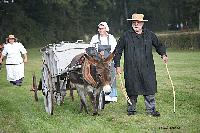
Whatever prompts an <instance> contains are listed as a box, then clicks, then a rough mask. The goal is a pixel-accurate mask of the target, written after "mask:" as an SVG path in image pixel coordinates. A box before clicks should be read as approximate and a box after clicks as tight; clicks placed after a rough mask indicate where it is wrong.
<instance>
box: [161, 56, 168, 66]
mask: <svg viewBox="0 0 200 133" xmlns="http://www.w3.org/2000/svg"><path fill="white" fill-rule="evenodd" d="M162 59H163V61H164V63H165V64H166V63H167V62H168V57H167V56H166V55H163V56H162Z"/></svg>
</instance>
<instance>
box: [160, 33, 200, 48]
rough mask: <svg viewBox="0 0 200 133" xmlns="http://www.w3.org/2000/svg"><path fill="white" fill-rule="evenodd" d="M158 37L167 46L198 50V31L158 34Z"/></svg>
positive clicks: (199, 42)
mask: <svg viewBox="0 0 200 133" xmlns="http://www.w3.org/2000/svg"><path fill="white" fill-rule="evenodd" d="M158 38H159V40H160V41H161V42H162V43H163V44H165V45H166V46H167V47H168V48H172V49H190V50H200V31H193V32H172V33H167V34H158Z"/></svg>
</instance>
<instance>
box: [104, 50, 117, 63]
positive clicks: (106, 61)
mask: <svg viewBox="0 0 200 133" xmlns="http://www.w3.org/2000/svg"><path fill="white" fill-rule="evenodd" d="M114 55H115V51H113V52H112V53H111V54H110V55H109V56H108V57H107V58H106V59H105V60H104V62H105V63H109V62H110V61H111V60H112V59H113V57H114Z"/></svg>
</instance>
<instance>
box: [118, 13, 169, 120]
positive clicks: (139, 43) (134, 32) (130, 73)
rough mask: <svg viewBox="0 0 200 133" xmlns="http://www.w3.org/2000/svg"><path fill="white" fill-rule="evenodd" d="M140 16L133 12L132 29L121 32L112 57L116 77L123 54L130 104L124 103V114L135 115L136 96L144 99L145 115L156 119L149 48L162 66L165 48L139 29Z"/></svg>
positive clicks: (153, 67)
mask: <svg viewBox="0 0 200 133" xmlns="http://www.w3.org/2000/svg"><path fill="white" fill-rule="evenodd" d="M143 18H144V15H143V14H137V13H134V14H133V15H132V18H131V19H127V20H130V21H132V27H131V28H130V29H129V30H128V31H126V32H124V34H123V35H122V36H121V37H120V39H119V41H118V44H117V46H116V55H115V58H114V61H115V67H116V72H117V74H121V67H120V59H121V55H122V53H123V52H124V78H125V87H126V92H127V94H128V96H129V98H130V100H131V102H132V105H130V104H129V103H128V107H127V115H135V113H136V103H137V97H138V95H143V96H144V101H145V106H146V111H147V114H150V115H151V116H155V117H158V116H160V113H159V112H158V111H156V104H155V93H156V92H157V81H156V73H155V65H154V60H153V54H152V47H155V49H156V52H157V53H158V54H159V55H161V58H162V59H163V60H164V62H165V63H166V62H167V60H168V58H167V54H166V48H165V46H164V45H162V44H161V43H159V41H158V38H157V37H156V35H155V34H154V33H153V32H151V31H150V30H148V29H145V28H143V25H144V22H146V21H148V20H144V19H143Z"/></svg>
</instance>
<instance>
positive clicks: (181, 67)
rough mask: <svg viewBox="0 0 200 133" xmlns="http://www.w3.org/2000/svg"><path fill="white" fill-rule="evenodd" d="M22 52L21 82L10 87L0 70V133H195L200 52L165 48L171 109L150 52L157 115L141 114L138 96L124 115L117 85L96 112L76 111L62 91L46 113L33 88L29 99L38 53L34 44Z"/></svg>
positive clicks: (160, 68) (199, 114) (199, 120)
mask: <svg viewBox="0 0 200 133" xmlns="http://www.w3.org/2000/svg"><path fill="white" fill-rule="evenodd" d="M28 52H29V54H28V56H29V62H28V63H27V64H26V66H25V81H24V83H23V85H22V86H21V87H16V86H12V85H11V84H9V83H8V81H6V70H5V66H3V69H2V70H1V71H0V133H4V132H5V133H13V132H14V133H26V132H31V133H32V132H33V133H34V132H36V133H38V132H48V133H49V132H52V133H53V132H58V133H60V132H63V133H94V132H97V133H111V132H113V133H116V132H117V133H143V132H148V133H149V132H168V133H171V132H173V133H174V132H178V133H198V132H200V101H199V97H200V58H199V55H200V52H187V51H177V52H176V51H171V52H168V56H169V63H168V68H169V71H170V74H171V77H172V80H173V83H174V86H175V91H176V113H174V112H173V94H172V87H171V84H170V80H169V78H168V74H167V71H166V68H165V65H164V63H163V62H162V61H161V59H160V57H159V56H158V55H157V54H155V55H154V59H155V64H156V72H157V81H158V93H157V94H156V103H157V110H158V111H159V112H160V113H161V117H159V118H153V117H150V116H147V115H146V114H145V106H144V100H143V97H142V96H139V98H138V104H137V111H138V114H137V115H135V116H127V115H126V100H125V97H124V95H123V94H122V93H121V90H120V89H118V94H119V96H118V102H117V103H110V104H106V107H105V109H104V110H102V111H100V112H99V113H100V115H99V116H91V115H87V114H86V113H85V112H83V113H79V112H78V111H79V98H78V96H77V93H76V92H75V101H71V99H70V97H69V92H68V91H67V96H66V97H65V103H64V104H63V105H62V106H58V105H55V108H54V115H52V116H50V115H48V114H47V113H46V112H45V110H44V104H43V95H42V92H41V91H39V92H38V94H39V101H38V102H35V101H34V95H33V92H31V91H30V89H31V85H32V74H33V73H35V74H36V77H37V79H39V78H40V74H41V72H40V68H41V60H42V58H41V54H40V53H39V50H38V49H28ZM118 88H119V82H118ZM170 128H171V129H170ZM172 128H176V129H172ZM177 128H178V129H177Z"/></svg>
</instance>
